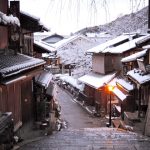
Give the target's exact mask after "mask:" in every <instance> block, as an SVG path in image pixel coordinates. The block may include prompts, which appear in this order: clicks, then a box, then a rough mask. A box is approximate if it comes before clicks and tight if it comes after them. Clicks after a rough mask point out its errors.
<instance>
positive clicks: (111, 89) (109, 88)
mask: <svg viewBox="0 0 150 150" xmlns="http://www.w3.org/2000/svg"><path fill="white" fill-rule="evenodd" d="M113 90H114V86H112V85H108V91H109V96H110V97H109V100H110V104H109V124H107V126H108V127H110V126H111V92H112V91H113Z"/></svg>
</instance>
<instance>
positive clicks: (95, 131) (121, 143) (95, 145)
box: [19, 86, 150, 150]
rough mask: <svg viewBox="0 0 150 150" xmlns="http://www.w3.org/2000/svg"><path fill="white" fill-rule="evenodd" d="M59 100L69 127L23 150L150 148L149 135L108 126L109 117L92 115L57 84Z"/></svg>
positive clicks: (34, 142) (63, 117)
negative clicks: (102, 117)
mask: <svg viewBox="0 0 150 150" xmlns="http://www.w3.org/2000/svg"><path fill="white" fill-rule="evenodd" d="M56 89H57V90H56V93H55V94H56V95H55V96H56V99H57V100H58V102H59V104H60V105H61V119H62V120H64V121H66V122H67V129H62V130H61V131H56V132H53V134H52V135H49V136H44V137H43V138H40V139H37V140H34V141H31V142H28V143H26V144H23V145H21V146H20V148H19V150H100V149H105V150H106V149H107V150H127V149H128V150H141V149H142V150H149V147H150V139H149V138H148V137H145V136H142V135H139V134H136V133H134V132H129V131H125V130H122V129H117V128H107V127H104V126H105V123H106V120H101V119H100V118H98V117H94V116H92V115H90V114H88V113H87V112H86V111H85V110H84V109H83V108H82V107H81V106H80V105H79V104H77V103H76V101H75V100H73V97H72V96H71V94H70V93H68V92H67V91H65V90H64V89H61V88H60V87H58V86H57V88H56Z"/></svg>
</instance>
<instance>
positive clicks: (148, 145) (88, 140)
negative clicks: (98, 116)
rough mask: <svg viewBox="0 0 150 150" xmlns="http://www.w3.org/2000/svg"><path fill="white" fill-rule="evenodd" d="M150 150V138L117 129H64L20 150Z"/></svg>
mask: <svg viewBox="0 0 150 150" xmlns="http://www.w3.org/2000/svg"><path fill="white" fill-rule="evenodd" d="M36 149H37V150H48V149H49V150H101V149H105V150H106V149H107V150H108V149H110V150H149V149H150V138H148V137H144V136H142V135H139V134H136V133H133V132H129V131H124V130H119V129H116V128H105V127H104V128H84V129H64V130H62V131H60V132H55V133H53V134H52V135H50V136H46V137H44V138H43V139H40V140H39V141H35V142H31V143H28V144H26V145H23V146H22V147H21V148H20V150H36Z"/></svg>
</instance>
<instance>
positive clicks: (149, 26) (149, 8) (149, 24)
mask: <svg viewBox="0 0 150 150" xmlns="http://www.w3.org/2000/svg"><path fill="white" fill-rule="evenodd" d="M148 33H150V0H148Z"/></svg>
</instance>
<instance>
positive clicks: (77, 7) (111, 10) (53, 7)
mask: <svg viewBox="0 0 150 150" xmlns="http://www.w3.org/2000/svg"><path fill="white" fill-rule="evenodd" d="M91 1H92V0H20V7H21V10H22V11H25V12H28V13H30V14H32V15H35V16H38V17H40V18H41V21H42V22H43V23H44V24H45V25H46V26H48V27H49V28H51V30H52V31H53V32H58V33H62V34H68V33H70V32H74V31H77V30H79V29H81V28H85V27H89V26H94V25H100V24H105V23H108V22H110V21H112V20H114V19H116V18H117V17H119V16H122V15H124V14H129V13H131V12H135V11H136V10H137V8H138V10H139V9H141V8H143V7H145V6H147V5H148V0H132V2H131V0H95V2H96V5H95V4H94V3H92V5H90V4H91ZM106 1H107V5H105V2H106ZM140 1H141V3H140Z"/></svg>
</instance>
